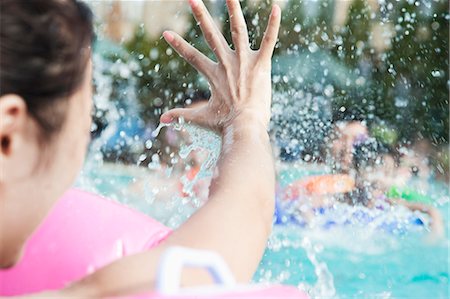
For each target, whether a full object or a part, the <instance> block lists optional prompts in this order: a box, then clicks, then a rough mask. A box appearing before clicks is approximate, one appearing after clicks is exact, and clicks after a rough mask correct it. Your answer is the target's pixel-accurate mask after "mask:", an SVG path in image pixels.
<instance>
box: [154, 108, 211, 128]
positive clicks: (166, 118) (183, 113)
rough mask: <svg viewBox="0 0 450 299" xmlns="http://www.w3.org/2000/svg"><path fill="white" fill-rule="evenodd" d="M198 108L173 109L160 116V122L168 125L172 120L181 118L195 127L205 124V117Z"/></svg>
mask: <svg viewBox="0 0 450 299" xmlns="http://www.w3.org/2000/svg"><path fill="white" fill-rule="evenodd" d="M200 110H201V109H198V108H175V109H172V110H169V111H167V112H166V113H164V114H162V115H161V117H160V119H159V120H160V122H162V123H170V122H173V121H174V120H177V119H180V118H183V119H184V120H185V121H186V122H192V123H194V124H197V125H204V124H205V115H204V113H201V112H200Z"/></svg>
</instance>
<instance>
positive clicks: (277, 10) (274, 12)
mask: <svg viewBox="0 0 450 299" xmlns="http://www.w3.org/2000/svg"><path fill="white" fill-rule="evenodd" d="M279 13H280V7H279V6H278V5H276V4H275V5H274V6H272V15H273V16H274V17H278V14H279Z"/></svg>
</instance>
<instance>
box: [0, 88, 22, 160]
mask: <svg viewBox="0 0 450 299" xmlns="http://www.w3.org/2000/svg"><path fill="white" fill-rule="evenodd" d="M26 116H27V111H26V105H25V101H24V100H23V99H22V98H21V97H19V96H17V95H15V94H8V95H4V96H1V97H0V141H1V143H0V144H1V148H0V152H1V157H2V159H3V158H5V156H8V155H9V154H10V153H11V147H12V139H13V135H14V134H15V133H17V131H18V130H20V127H22V126H23V124H24V123H25V118H26Z"/></svg>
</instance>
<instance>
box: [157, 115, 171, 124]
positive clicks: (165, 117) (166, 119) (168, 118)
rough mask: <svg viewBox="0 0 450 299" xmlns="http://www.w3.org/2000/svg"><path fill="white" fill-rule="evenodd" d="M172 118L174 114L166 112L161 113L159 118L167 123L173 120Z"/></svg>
mask: <svg viewBox="0 0 450 299" xmlns="http://www.w3.org/2000/svg"><path fill="white" fill-rule="evenodd" d="M172 120H173V118H172V116H170V115H166V114H163V115H161V117H160V119H159V121H160V122H162V123H165V124H167V123H170V122H172Z"/></svg>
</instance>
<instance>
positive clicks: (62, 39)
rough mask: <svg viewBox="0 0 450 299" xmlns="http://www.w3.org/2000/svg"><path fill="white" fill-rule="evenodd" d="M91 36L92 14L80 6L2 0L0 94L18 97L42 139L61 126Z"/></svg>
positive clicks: (63, 0)
mask: <svg viewBox="0 0 450 299" xmlns="http://www.w3.org/2000/svg"><path fill="white" fill-rule="evenodd" d="M92 38H93V28H92V13H91V11H90V9H89V8H88V7H87V6H86V5H85V4H84V3H82V2H79V1H77V0H0V96H3V95H6V94H17V95H19V96H21V97H22V98H23V99H24V100H25V102H26V105H27V110H28V113H29V114H30V115H31V116H32V117H33V118H34V119H35V120H36V121H37V123H38V124H39V126H40V127H41V129H42V131H43V133H44V136H47V137H49V136H51V135H52V134H53V133H55V132H57V131H58V130H59V129H60V128H61V126H62V124H63V123H64V120H65V116H66V106H67V105H66V104H67V98H68V97H69V96H70V95H71V94H73V93H74V92H76V91H77V90H78V88H79V87H80V85H81V83H82V82H83V79H84V74H85V70H86V65H87V62H88V59H89V57H90V45H91V42H92Z"/></svg>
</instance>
